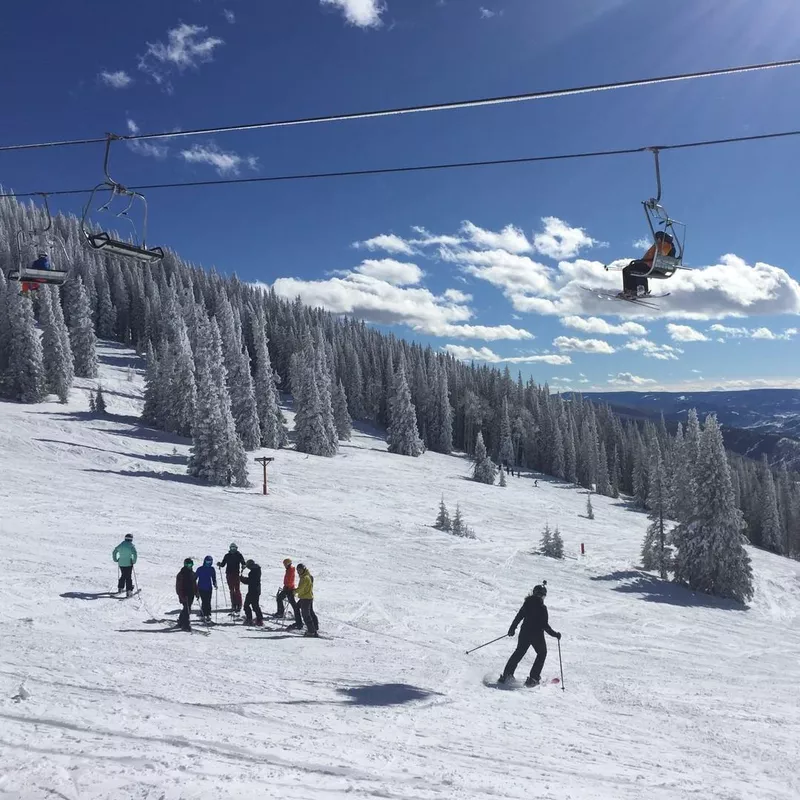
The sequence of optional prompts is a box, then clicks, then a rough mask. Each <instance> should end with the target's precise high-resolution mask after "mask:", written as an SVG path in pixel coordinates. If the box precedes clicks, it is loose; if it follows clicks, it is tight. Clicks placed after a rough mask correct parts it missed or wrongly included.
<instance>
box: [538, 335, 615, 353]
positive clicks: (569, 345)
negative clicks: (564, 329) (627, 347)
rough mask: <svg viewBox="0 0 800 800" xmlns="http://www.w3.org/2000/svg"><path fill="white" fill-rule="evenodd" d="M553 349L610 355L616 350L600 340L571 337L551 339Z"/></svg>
mask: <svg viewBox="0 0 800 800" xmlns="http://www.w3.org/2000/svg"><path fill="white" fill-rule="evenodd" d="M553 347H557V348H558V349H559V350H574V351H576V352H578V353H593V354H599V355H610V354H611V353H615V352H616V350H615V349H614V348H613V347H612V346H611V345H610V344H609V343H608V342H604V341H603V340H602V339H577V338H575V337H572V336H557V337H556V338H555V339H553Z"/></svg>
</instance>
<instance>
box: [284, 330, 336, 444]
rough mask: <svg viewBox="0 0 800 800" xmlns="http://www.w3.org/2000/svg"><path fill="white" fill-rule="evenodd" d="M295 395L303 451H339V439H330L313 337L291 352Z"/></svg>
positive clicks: (298, 440) (296, 425)
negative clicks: (298, 350)
mask: <svg viewBox="0 0 800 800" xmlns="http://www.w3.org/2000/svg"><path fill="white" fill-rule="evenodd" d="M292 395H293V397H294V405H295V412H296V414H295V419H294V430H295V442H296V447H297V450H298V451H299V452H301V453H310V454H311V455H314V456H325V457H328V458H330V457H332V456H334V455H336V453H337V451H338V448H339V442H338V440H335V441H333V442H331V438H330V436H329V435H328V430H327V428H326V425H325V418H324V416H323V410H322V402H321V399H320V393H319V387H318V385H317V356H316V353H315V352H314V346H313V343H312V341H311V340H310V339H308V340H307V341H306V345H305V347H304V348H303V350H302V351H301V352H300V353H296V354H295V355H293V356H292Z"/></svg>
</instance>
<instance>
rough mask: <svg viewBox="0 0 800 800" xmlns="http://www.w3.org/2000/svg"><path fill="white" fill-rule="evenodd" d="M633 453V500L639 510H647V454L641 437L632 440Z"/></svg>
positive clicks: (637, 436)
mask: <svg viewBox="0 0 800 800" xmlns="http://www.w3.org/2000/svg"><path fill="white" fill-rule="evenodd" d="M634 448H635V449H634V452H633V498H634V501H635V502H636V505H637V506H638V507H639V508H647V494H648V475H647V467H648V463H647V452H646V451H645V447H644V442H643V441H642V438H641V436H639V435H638V433H637V435H636V437H635V439H634Z"/></svg>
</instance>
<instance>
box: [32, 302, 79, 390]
mask: <svg viewBox="0 0 800 800" xmlns="http://www.w3.org/2000/svg"><path fill="white" fill-rule="evenodd" d="M56 308H57V310H56ZM39 322H40V324H41V326H42V354H43V363H44V372H45V380H46V383H47V391H48V392H52V393H53V394H55V395H58V399H59V400H60V401H61V402H62V403H66V402H67V400H68V398H69V393H70V390H71V388H72V380H73V378H74V377H75V372H74V368H73V362H72V350H71V349H70V347H69V334H68V332H67V327H66V325H65V324H64V317H63V315H62V314H61V304H60V301H59V298H58V287H57V286H42V287H40V288H39Z"/></svg>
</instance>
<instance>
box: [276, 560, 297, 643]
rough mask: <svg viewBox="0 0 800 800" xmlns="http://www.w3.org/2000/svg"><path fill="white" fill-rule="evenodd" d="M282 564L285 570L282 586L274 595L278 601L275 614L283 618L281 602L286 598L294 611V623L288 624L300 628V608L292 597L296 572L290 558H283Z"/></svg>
mask: <svg viewBox="0 0 800 800" xmlns="http://www.w3.org/2000/svg"><path fill="white" fill-rule="evenodd" d="M283 566H284V567H285V569H286V571H285V572H284V573H283V586H282V587H281V588H280V589H279V590H278V594H277V595H276V600H277V601H278V612H277V614H275V616H276V617H277V618H278V619H283V615H284V605H283V603H284V601H285V600H288V601H289V605H290V606H291V607H292V611H293V612H294V625H290V626H289V627H291V628H296V629H297V630H302V628H303V618H302V616H301V614H300V609H299V608H298V607H297V600H295V599H294V591H295V588H296V586H297V572H296V570H295V568H294V567H293V566H292V559H291V558H284V559H283Z"/></svg>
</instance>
